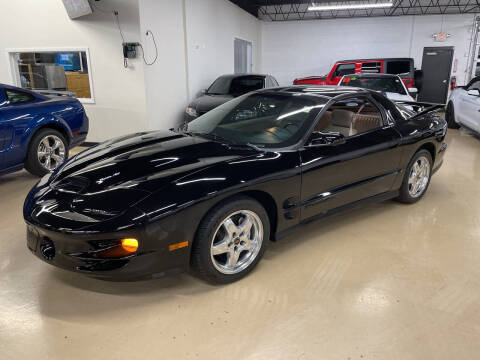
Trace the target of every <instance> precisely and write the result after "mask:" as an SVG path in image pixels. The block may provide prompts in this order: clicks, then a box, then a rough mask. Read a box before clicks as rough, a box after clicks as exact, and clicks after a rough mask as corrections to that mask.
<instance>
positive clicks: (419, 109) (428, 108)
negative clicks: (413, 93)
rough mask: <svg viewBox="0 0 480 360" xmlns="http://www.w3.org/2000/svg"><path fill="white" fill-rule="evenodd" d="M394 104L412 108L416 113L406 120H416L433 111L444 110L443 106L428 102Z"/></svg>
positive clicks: (400, 102) (398, 102)
mask: <svg viewBox="0 0 480 360" xmlns="http://www.w3.org/2000/svg"><path fill="white" fill-rule="evenodd" d="M394 102H395V103H396V104H400V105H408V106H411V107H413V109H414V110H415V111H416V114H415V115H413V116H411V117H410V118H408V120H412V119H416V118H417V117H420V116H423V115H425V114H428V113H430V112H433V111H438V110H440V109H445V104H435V103H428V102H418V101H401V100H399V101H394Z"/></svg>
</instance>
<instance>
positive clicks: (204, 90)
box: [197, 89, 207, 97]
mask: <svg viewBox="0 0 480 360" xmlns="http://www.w3.org/2000/svg"><path fill="white" fill-rule="evenodd" d="M206 93H207V89H202V90H200V91H199V92H198V94H197V97H200V96H203V95H205V94H206Z"/></svg>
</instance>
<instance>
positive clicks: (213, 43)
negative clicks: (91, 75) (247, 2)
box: [140, 0, 260, 129]
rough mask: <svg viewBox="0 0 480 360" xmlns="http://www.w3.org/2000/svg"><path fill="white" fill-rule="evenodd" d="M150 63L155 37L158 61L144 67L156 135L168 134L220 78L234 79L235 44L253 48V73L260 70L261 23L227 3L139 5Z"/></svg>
mask: <svg viewBox="0 0 480 360" xmlns="http://www.w3.org/2000/svg"><path fill="white" fill-rule="evenodd" d="M140 19H141V25H140V26H141V29H142V38H143V42H144V43H147V44H149V45H147V48H148V49H147V51H146V53H147V57H149V58H152V56H153V45H152V43H151V42H148V41H149V40H148V39H146V38H145V35H144V33H145V31H146V30H147V29H151V30H152V31H153V32H154V33H155V36H156V40H157V45H158V48H159V59H158V61H157V62H156V63H155V64H154V65H152V66H146V67H145V88H146V94H147V113H148V119H149V125H150V128H151V129H168V128H171V127H175V126H177V125H178V124H179V123H180V122H181V121H182V119H183V114H184V111H185V107H186V106H187V104H188V103H189V101H190V100H192V99H194V98H195V97H196V95H197V94H198V93H199V91H200V90H201V89H204V88H206V87H208V86H209V85H210V84H211V83H212V82H213V81H214V80H215V79H216V78H217V77H218V76H219V75H222V74H229V73H233V70H234V69H233V66H234V61H233V42H234V39H235V38H236V37H237V38H241V39H244V40H248V41H251V42H252V47H253V71H258V70H259V69H260V21H259V20H258V19H256V18H255V17H253V16H251V15H250V14H248V13H247V12H245V11H243V10H242V9H240V8H239V7H237V6H236V5H234V4H232V3H231V2H229V1H227V0H168V1H158V0H157V1H156V0H140Z"/></svg>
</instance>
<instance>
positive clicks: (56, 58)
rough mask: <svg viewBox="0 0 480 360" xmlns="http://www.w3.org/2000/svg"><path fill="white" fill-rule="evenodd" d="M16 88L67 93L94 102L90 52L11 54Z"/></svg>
mask: <svg viewBox="0 0 480 360" xmlns="http://www.w3.org/2000/svg"><path fill="white" fill-rule="evenodd" d="M11 56H12V59H13V63H14V65H15V67H16V69H15V70H16V74H15V75H16V78H17V79H16V82H17V84H16V85H17V86H19V87H22V88H24V89H30V90H51V91H68V92H71V93H73V94H75V96H76V97H77V98H79V99H80V100H85V102H93V91H92V89H91V79H90V72H89V61H88V54H87V51H86V50H85V51H70V50H69V51H63V50H62V51H39V52H36V51H32V52H14V53H11Z"/></svg>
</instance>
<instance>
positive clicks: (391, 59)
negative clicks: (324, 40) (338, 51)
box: [338, 58, 413, 62]
mask: <svg viewBox="0 0 480 360" xmlns="http://www.w3.org/2000/svg"><path fill="white" fill-rule="evenodd" d="M380 60H382V61H383V60H388V61H393V60H396V61H402V60H403V61H406V60H408V61H410V60H411V61H413V58H372V59H350V60H339V61H338V62H354V61H380Z"/></svg>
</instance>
